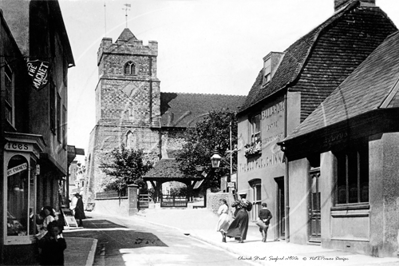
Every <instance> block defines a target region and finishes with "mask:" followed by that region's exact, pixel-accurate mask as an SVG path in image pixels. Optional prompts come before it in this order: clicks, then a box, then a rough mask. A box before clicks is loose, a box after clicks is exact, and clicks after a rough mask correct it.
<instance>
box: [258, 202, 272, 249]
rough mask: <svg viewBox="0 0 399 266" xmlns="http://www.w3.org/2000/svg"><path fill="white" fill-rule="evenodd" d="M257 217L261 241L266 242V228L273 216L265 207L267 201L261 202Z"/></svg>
mask: <svg viewBox="0 0 399 266" xmlns="http://www.w3.org/2000/svg"><path fill="white" fill-rule="evenodd" d="M258 218H259V220H260V221H259V223H258V226H259V231H260V233H261V234H262V241H263V242H266V239H267V230H268V229H269V224H270V220H271V219H272V218H273V216H272V213H271V212H270V210H269V209H268V208H267V203H266V202H264V203H262V209H260V210H259V214H258Z"/></svg>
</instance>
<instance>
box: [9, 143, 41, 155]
mask: <svg viewBox="0 0 399 266" xmlns="http://www.w3.org/2000/svg"><path fill="white" fill-rule="evenodd" d="M4 149H6V150H8V151H22V152H32V153H33V154H34V155H35V156H36V157H37V158H40V154H39V152H38V151H37V150H36V149H35V148H34V147H33V145H32V144H29V143H23V142H7V143H6V145H5V147H4Z"/></svg>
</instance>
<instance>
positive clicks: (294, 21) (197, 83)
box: [59, 0, 399, 152]
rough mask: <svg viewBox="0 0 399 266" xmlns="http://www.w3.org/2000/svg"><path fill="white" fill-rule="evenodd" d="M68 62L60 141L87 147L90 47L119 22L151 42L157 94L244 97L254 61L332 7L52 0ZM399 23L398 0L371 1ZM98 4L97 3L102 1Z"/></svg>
mask: <svg viewBox="0 0 399 266" xmlns="http://www.w3.org/2000/svg"><path fill="white" fill-rule="evenodd" d="M59 2H60V6H61V11H62V14H63V18H64V22H65V26H66V28H67V32H68V36H69V41H70V43H71V47H72V52H73V55H74V58H75V64H76V66H75V67H73V68H70V69H69V79H68V91H69V99H68V101H69V104H68V116H69V117H68V144H69V145H75V146H76V147H78V148H84V149H85V150H86V152H87V147H88V141H89V135H90V132H91V130H92V129H93V127H94V125H95V110H94V100H95V97H94V90H95V87H96V85H97V82H98V69H97V62H96V60H97V50H98V47H99V45H100V42H101V39H102V38H103V37H111V38H112V39H113V41H115V40H116V39H117V38H118V37H119V35H120V33H121V32H122V30H123V29H124V28H125V27H126V16H125V15H126V12H125V10H124V9H123V8H124V4H130V5H131V8H130V10H128V11H127V14H128V16H127V27H128V28H130V30H131V31H132V32H133V34H134V35H135V36H136V37H137V38H138V39H139V40H143V42H144V43H145V44H146V43H147V42H148V41H151V40H154V41H157V42H158V48H159V51H158V72H157V74H158V78H159V79H160V81H161V92H190V93H216V94H236V95H247V94H248V92H249V90H250V88H251V86H252V84H253V83H254V81H255V78H256V76H257V74H258V72H259V70H260V69H261V68H262V63H263V60H262V58H263V57H264V56H265V55H267V54H268V53H269V52H271V51H276V52H282V51H284V50H285V49H286V48H288V46H289V45H291V44H292V43H293V42H294V41H296V40H297V39H299V38H300V37H302V36H303V35H305V34H306V33H308V32H309V31H310V30H312V29H313V28H315V27H316V26H318V25H319V24H320V23H322V22H323V21H325V20H326V19H327V18H329V17H330V16H331V15H332V14H333V12H334V0H124V1H121V0H105V1H104V0H59ZM376 3H377V5H378V6H380V7H381V9H382V10H383V11H385V12H386V13H387V14H388V16H389V17H390V18H391V20H393V22H394V23H395V24H396V25H397V26H398V27H399V1H397V0H376ZM104 5H105V6H104Z"/></svg>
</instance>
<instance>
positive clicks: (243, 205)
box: [227, 194, 252, 243]
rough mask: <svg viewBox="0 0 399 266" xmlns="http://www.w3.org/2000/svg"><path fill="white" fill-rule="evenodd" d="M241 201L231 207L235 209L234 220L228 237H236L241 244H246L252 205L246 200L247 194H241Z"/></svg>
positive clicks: (228, 230) (228, 231)
mask: <svg viewBox="0 0 399 266" xmlns="http://www.w3.org/2000/svg"><path fill="white" fill-rule="evenodd" d="M240 196H241V200H237V201H235V202H234V203H233V204H232V205H231V207H235V209H236V210H235V212H234V220H233V222H232V223H231V224H230V226H229V228H228V229H227V236H228V237H234V238H235V239H236V240H238V242H239V243H244V240H245V239H246V238H247V232H248V224H249V215H248V211H250V210H252V203H251V202H249V201H248V200H247V199H246V194H240Z"/></svg>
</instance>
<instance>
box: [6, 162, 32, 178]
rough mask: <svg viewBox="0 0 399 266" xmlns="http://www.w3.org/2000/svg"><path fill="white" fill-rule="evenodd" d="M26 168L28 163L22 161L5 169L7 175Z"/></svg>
mask: <svg viewBox="0 0 399 266" xmlns="http://www.w3.org/2000/svg"><path fill="white" fill-rule="evenodd" d="M26 169H28V163H23V164H20V165H17V166H15V167H13V168H10V169H8V170H7V176H12V175H15V174H17V173H19V172H22V171H24V170H26Z"/></svg>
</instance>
